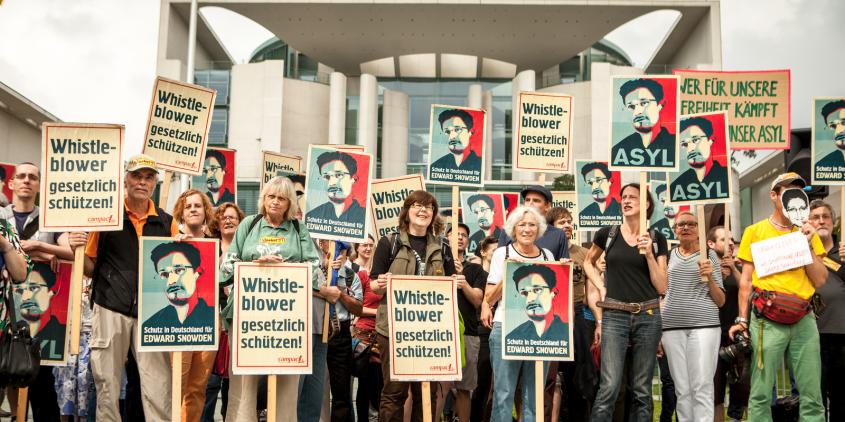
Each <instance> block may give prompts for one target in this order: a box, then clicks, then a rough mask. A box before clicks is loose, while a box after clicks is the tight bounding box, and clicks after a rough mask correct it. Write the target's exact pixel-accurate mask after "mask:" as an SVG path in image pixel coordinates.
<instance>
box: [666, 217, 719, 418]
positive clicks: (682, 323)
mask: <svg viewBox="0 0 845 422" xmlns="http://www.w3.org/2000/svg"><path fill="white" fill-rule="evenodd" d="M674 229H675V235H676V237H677V239H678V240H680V242H681V243H680V245H678V247H676V248H675V249H673V250H672V252H671V253H670V254H669V286H668V289H667V292H666V300H665V302H664V303H663V311H662V316H663V350H664V352H665V353H666V357H667V358H668V360H669V370H670V372H671V373H672V379H673V380H674V381H675V393H676V394H677V396H678V404H677V408H676V411H677V415H678V421H708V422H709V421H712V420H713V375H714V374H715V373H716V363H717V362H718V360H719V336H720V333H721V329H720V326H719V307H720V306H722V305H723V304H724V303H725V291H724V287H723V286H722V273H721V271H720V267H719V257H718V256H717V255H716V253H715V252H714V251H712V250H709V249H708V251H707V256H708V258H709V259H703V258H701V253H700V252H701V251H700V250H699V243H698V223H697V222H696V218H695V215H693V214H692V213H691V212H689V211H682V212H680V213H679V214H678V215H677V216H676V217H675V226H674Z"/></svg>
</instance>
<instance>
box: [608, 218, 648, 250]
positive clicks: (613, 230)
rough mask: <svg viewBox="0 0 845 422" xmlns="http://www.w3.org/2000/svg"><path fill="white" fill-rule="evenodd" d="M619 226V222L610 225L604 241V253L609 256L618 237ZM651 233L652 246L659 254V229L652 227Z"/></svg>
mask: <svg viewBox="0 0 845 422" xmlns="http://www.w3.org/2000/svg"><path fill="white" fill-rule="evenodd" d="M619 227H621V226H620V225H618V224H614V225H612V226H610V230H609V231H608V232H607V239H606V240H605V241H604V254H605V256H607V253H608V252H609V251H610V247H611V246H613V243H615V242H616V238H617V237H618V235H619ZM649 234H650V235H651V248H652V251H653V252H654V254H655V255H657V230H656V229H651V230H649Z"/></svg>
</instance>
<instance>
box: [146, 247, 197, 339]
mask: <svg viewBox="0 0 845 422" xmlns="http://www.w3.org/2000/svg"><path fill="white" fill-rule="evenodd" d="M150 260H151V261H152V262H153V264H154V265H155V270H156V275H157V278H158V280H160V281H162V282H163V285H162V287H163V290H164V295H165V296H166V297H167V302H168V304H167V305H166V306H165V307H164V308H162V309H161V310H160V311H158V312H156V313H155V314H153V316H151V317H149V318H148V319H147V320H146V321H144V324H143V325H142V328H146V327H148V326H149V327H204V326H206V325H207V324H208V321H213V320H214V308H213V307H211V306H209V305H208V303H206V301H205V300H204V299H202V298H201V297H199V295H198V294H197V280H198V279H199V277H200V275H201V274H202V268H201V266H200V263H201V260H200V252H199V250H198V249H197V248H196V247H195V246H194V245H191V244H190V243H187V242H168V243H162V244H160V245H158V246H156V247H155V248H153V250H152V252H151V253H150Z"/></svg>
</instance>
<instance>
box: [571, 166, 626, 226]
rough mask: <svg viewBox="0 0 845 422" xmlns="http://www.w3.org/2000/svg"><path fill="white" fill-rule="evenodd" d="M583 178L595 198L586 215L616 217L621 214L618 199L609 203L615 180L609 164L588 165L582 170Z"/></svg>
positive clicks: (585, 210)
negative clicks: (615, 215)
mask: <svg viewBox="0 0 845 422" xmlns="http://www.w3.org/2000/svg"><path fill="white" fill-rule="evenodd" d="M581 176H582V178H583V179H584V183H585V184H586V185H587V186H588V188H589V190H590V194H591V196H592V198H593V203H592V204H590V205H588V206H587V207H586V208H585V209H584V212H583V213H584V214H586V215H605V214H609V215H614V214H620V213H621V208H619V202H617V201H616V199H613V198H610V200H609V201H608V198H609V197H610V192H611V186H612V184H613V180H612V176H611V172H610V169H609V168H608V167H607V164H605V163H599V162H591V163H587V164H586V165H585V166H584V167H583V168H582V169H581Z"/></svg>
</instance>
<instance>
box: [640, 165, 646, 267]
mask: <svg viewBox="0 0 845 422" xmlns="http://www.w3.org/2000/svg"><path fill="white" fill-rule="evenodd" d="M647 184H648V173H647V172H644V171H641V172H640V235H643V234H645V233H648V216H646V213H648V199H647V198H648V191H647V190H646V185H647ZM645 254H646V249H645V248H640V255H645Z"/></svg>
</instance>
